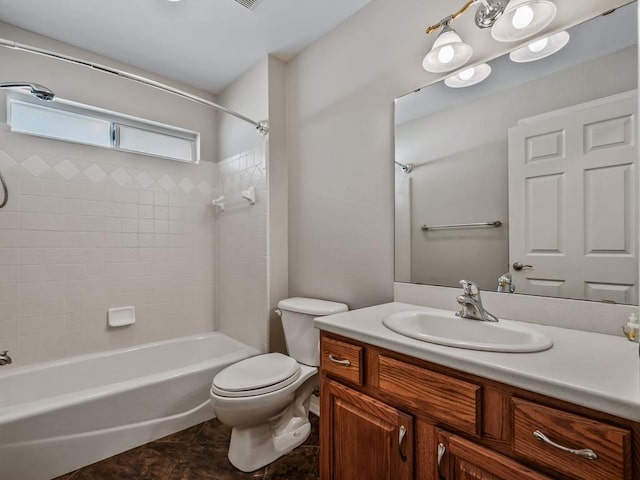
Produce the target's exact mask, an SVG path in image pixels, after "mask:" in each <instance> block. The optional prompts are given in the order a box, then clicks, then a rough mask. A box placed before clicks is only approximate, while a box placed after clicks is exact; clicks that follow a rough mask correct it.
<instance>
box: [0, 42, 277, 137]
mask: <svg viewBox="0 0 640 480" xmlns="http://www.w3.org/2000/svg"><path fill="white" fill-rule="evenodd" d="M0 46H1V47H6V48H13V49H14V50H22V51H24V52H29V53H35V54H36V55H43V56H45V57H49V58H54V59H56V60H62V61H65V62H70V63H75V64H76V65H82V66H84V67H89V68H92V69H94V70H98V71H100V72H103V73H108V74H111V75H115V76H118V77H122V78H126V79H128V80H132V81H134V82H138V83H142V84H144V85H148V86H150V87H154V88H157V89H159V90H163V91H165V92H168V93H172V94H174V95H177V96H179V97H182V98H186V99H188V100H191V101H193V102H196V103H200V104H202V105H207V106H209V107H213V108H215V109H216V110H219V111H221V112H224V113H228V114H229V115H232V116H234V117H236V118H239V119H240V120H242V121H244V122H247V123H250V124H251V125H253V126H254V127H256V130H257V131H258V133H259V134H260V135H266V134H267V133H269V121H268V120H262V121H259V122H256V121H255V120H252V119H250V118H249V117H245V116H244V115H242V114H240V113H238V112H234V111H233V110H229V109H228V108H226V107H223V106H222V105H218V104H217V103H214V102H212V101H210V100H207V99H206V98H202V97H198V96H197V95H193V94H191V93H188V92H185V91H184V90H179V89H177V88H174V87H171V86H169V85H166V84H164V83H160V82H156V81H155V80H151V79H150V78H146V77H143V76H140V75H136V74H134V73H130V72H126V71H124V70H119V69H117V68H113V67H109V66H106V65H102V64H99V63H94V62H90V61H88V60H82V59H80V58H76V57H71V56H69V55H65V54H62V53H58V52H52V51H50V50H45V49H42V48H39V47H34V46H31V45H25V44H23V43H17V42H13V41H11V40H7V39H5V38H0Z"/></svg>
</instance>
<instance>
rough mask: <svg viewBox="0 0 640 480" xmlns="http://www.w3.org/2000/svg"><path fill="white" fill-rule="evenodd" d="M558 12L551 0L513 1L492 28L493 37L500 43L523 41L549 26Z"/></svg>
mask: <svg viewBox="0 0 640 480" xmlns="http://www.w3.org/2000/svg"><path fill="white" fill-rule="evenodd" d="M556 11H557V7H556V4H555V3H553V2H552V1H551V0H511V1H510V2H509V3H508V5H507V7H506V8H505V9H504V13H503V14H502V16H501V17H500V18H498V19H497V20H496V22H495V23H494V24H493V27H491V36H492V37H493V39H494V40H497V41H499V42H517V41H519V40H523V39H525V38H527V37H530V36H532V35H535V34H536V33H538V32H539V31H540V30H542V29H543V28H545V27H546V26H547V25H549V24H550V23H551V22H552V21H553V19H554V18H555V16H556Z"/></svg>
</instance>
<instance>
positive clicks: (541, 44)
mask: <svg viewBox="0 0 640 480" xmlns="http://www.w3.org/2000/svg"><path fill="white" fill-rule="evenodd" d="M548 44H549V37H544V38H541V39H540V40H536V41H535V42H531V43H530V44H529V50H531V51H532V52H533V53H538V52H541V51H542V50H544V49H545V47H546V46H547V45H548Z"/></svg>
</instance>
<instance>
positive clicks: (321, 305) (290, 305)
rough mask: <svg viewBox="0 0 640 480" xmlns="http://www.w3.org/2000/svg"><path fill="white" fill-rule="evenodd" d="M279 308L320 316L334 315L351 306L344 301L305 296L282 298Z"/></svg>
mask: <svg viewBox="0 0 640 480" xmlns="http://www.w3.org/2000/svg"><path fill="white" fill-rule="evenodd" d="M278 308H279V309H280V310H286V311H287V312H296V313H304V314H307V315H315V316H318V317H319V316H321V315H333V314H334V313H341V312H346V311H347V310H349V307H347V306H346V305H345V304H344V303H338V302H330V301H328V300H318V299H317V298H303V297H294V298H287V299H285V300H280V302H278Z"/></svg>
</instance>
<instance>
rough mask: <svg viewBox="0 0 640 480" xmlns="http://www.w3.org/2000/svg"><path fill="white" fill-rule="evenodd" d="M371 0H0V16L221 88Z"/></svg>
mask: <svg viewBox="0 0 640 480" xmlns="http://www.w3.org/2000/svg"><path fill="white" fill-rule="evenodd" d="M368 2H369V0H261V1H259V2H258V3H257V4H256V7H255V9H254V10H248V9H247V8H245V7H244V6H242V5H240V4H238V3H237V2H236V1H235V0H181V1H173V2H170V1H167V0H109V1H105V0H64V1H55V2H54V1H51V0H20V1H16V0H0V21H3V22H6V23H9V24H12V25H15V26H17V27H21V28H24V29H26V30H30V31H33V32H36V33H39V34H42V35H45V36H47V37H50V38H53V39H55V40H59V41H62V42H66V43H69V44H71V45H74V46H77V47H81V48H84V49H86V50H89V51H92V52H95V53H98V54H100V55H103V56H105V57H109V58H112V59H114V60H118V61H120V62H124V63H127V64H130V65H135V66H137V67H139V68H142V69H144V70H147V71H150V72H153V73H157V74H159V75H163V76H165V77H167V78H172V79H175V80H180V81H182V82H185V83H187V84H190V85H193V86H195V87H198V88H201V89H204V90H207V91H210V92H213V93H218V92H220V91H221V90H222V89H224V87H225V86H227V85H228V84H229V83H230V82H232V81H233V80H234V79H236V78H237V77H238V76H240V75H241V74H242V73H243V72H245V71H246V70H247V69H249V68H250V67H251V66H252V65H254V64H255V63H256V62H257V61H259V60H260V59H261V58H263V57H264V56H265V55H267V54H274V55H276V56H277V57H278V58H280V59H282V60H284V61H286V60H288V59H290V58H291V57H292V56H294V55H295V54H296V53H298V52H299V51H300V50H302V49H303V48H304V47H306V46H307V45H310V44H311V43H313V42H314V41H315V40H317V39H318V38H320V37H322V36H323V35H324V34H325V33H327V32H328V31H330V30H331V29H333V28H334V27H336V26H337V25H338V24H340V23H341V22H343V21H344V20H345V19H346V18H348V17H349V16H351V15H353V14H354V13H355V12H356V11H358V10H359V9H360V8H362V7H363V6H364V5H366V4H367V3H368Z"/></svg>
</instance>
